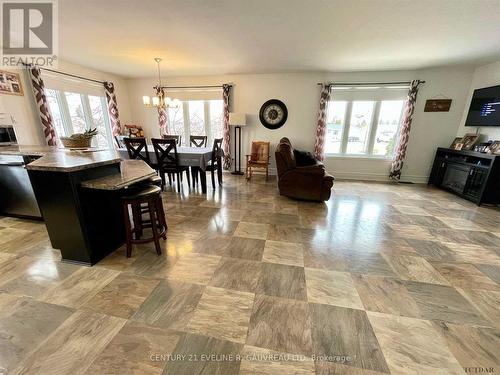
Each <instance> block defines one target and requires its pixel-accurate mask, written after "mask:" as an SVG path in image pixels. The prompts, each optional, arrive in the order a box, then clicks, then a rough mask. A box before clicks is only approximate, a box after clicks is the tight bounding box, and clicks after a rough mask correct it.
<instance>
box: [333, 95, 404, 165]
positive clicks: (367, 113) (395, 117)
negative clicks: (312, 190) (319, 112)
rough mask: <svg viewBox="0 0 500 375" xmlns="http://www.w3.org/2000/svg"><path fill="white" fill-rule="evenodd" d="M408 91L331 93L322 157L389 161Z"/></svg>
mask: <svg viewBox="0 0 500 375" xmlns="http://www.w3.org/2000/svg"><path fill="white" fill-rule="evenodd" d="M406 93H407V87H396V88H391V87H380V88H373V87H366V88H365V87H356V88H339V89H337V90H335V89H334V90H333V92H332V101H330V103H329V105H328V111H327V121H326V142H325V153H326V154H330V155H348V156H359V157H379V158H390V157H392V155H393V153H394V148H395V145H396V138H397V136H398V132H399V126H400V123H401V117H402V113H403V107H404V102H405V98H406Z"/></svg>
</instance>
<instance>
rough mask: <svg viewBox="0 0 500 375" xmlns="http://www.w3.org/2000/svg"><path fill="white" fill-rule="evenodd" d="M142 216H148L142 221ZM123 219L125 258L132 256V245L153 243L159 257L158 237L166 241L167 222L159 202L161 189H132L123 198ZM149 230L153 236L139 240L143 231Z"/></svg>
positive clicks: (153, 187) (150, 187)
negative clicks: (125, 244)
mask: <svg viewBox="0 0 500 375" xmlns="http://www.w3.org/2000/svg"><path fill="white" fill-rule="evenodd" d="M129 205H130V206H131V207H132V221H133V223H134V226H133V227H132V226H131V223H130V214H129ZM143 214H148V218H147V219H143V217H142V216H143ZM123 217H124V221H125V234H126V240H127V258H130V257H131V256H132V245H133V244H141V243H148V242H154V244H155V248H156V253H157V254H158V255H161V247H160V237H162V238H163V239H164V240H166V239H167V221H166V219H165V212H164V210H163V202H162V200H161V189H160V188H159V187H158V186H154V185H149V186H142V187H139V188H138V189H132V192H131V193H130V194H128V195H126V196H124V197H123ZM145 228H151V230H152V232H153V236H152V237H149V238H143V239H141V236H142V233H143V230H144V229H145Z"/></svg>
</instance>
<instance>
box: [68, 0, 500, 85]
mask: <svg viewBox="0 0 500 375" xmlns="http://www.w3.org/2000/svg"><path fill="white" fill-rule="evenodd" d="M499 41H500V0H418V1H415V0H154V1H153V0H84V1H82V0H60V1H59V56H60V57H61V58H62V59H64V60H67V61H70V62H73V63H78V64H80V65H84V66H88V67H92V68H96V69H99V70H103V71H107V72H112V73H115V74H119V75H123V76H128V77H145V76H154V75H155V74H156V67H155V63H154V61H153V58H154V57H157V56H159V57H162V58H163V59H164V60H163V62H162V72H163V74H165V75H198V74H232V73H270V72H301V71H358V70H371V71H374V70H403V69H405V70H406V69H419V68H426V67H432V66H443V65H450V64H482V63H488V62H490V61H494V60H496V59H499V58H500V42H499Z"/></svg>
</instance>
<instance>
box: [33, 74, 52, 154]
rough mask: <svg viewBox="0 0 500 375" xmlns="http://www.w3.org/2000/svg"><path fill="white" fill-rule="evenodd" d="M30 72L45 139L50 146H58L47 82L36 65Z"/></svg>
mask: <svg viewBox="0 0 500 375" xmlns="http://www.w3.org/2000/svg"><path fill="white" fill-rule="evenodd" d="M29 72H30V78H31V85H32V87H33V95H34V97H35V101H36V107H37V108H38V114H39V115H40V120H41V122H42V128H43V134H44V135H45V141H46V142H47V144H48V145H49V146H57V135H56V130H55V128H54V121H53V119H52V115H51V114H50V109H49V103H48V102H47V97H46V96H45V84H44V83H43V79H42V76H41V74H40V68H39V67H38V66H36V65H30V66H29Z"/></svg>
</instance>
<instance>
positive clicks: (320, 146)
mask: <svg viewBox="0 0 500 375" xmlns="http://www.w3.org/2000/svg"><path fill="white" fill-rule="evenodd" d="M332 86H333V85H332V84H330V83H328V84H323V85H321V94H320V97H319V110H318V125H317V127H316V143H315V144H314V157H315V158H316V159H317V160H320V161H323V160H324V159H325V135H326V113H327V112H326V111H327V110H328V103H329V102H330V100H331V91H332Z"/></svg>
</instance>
